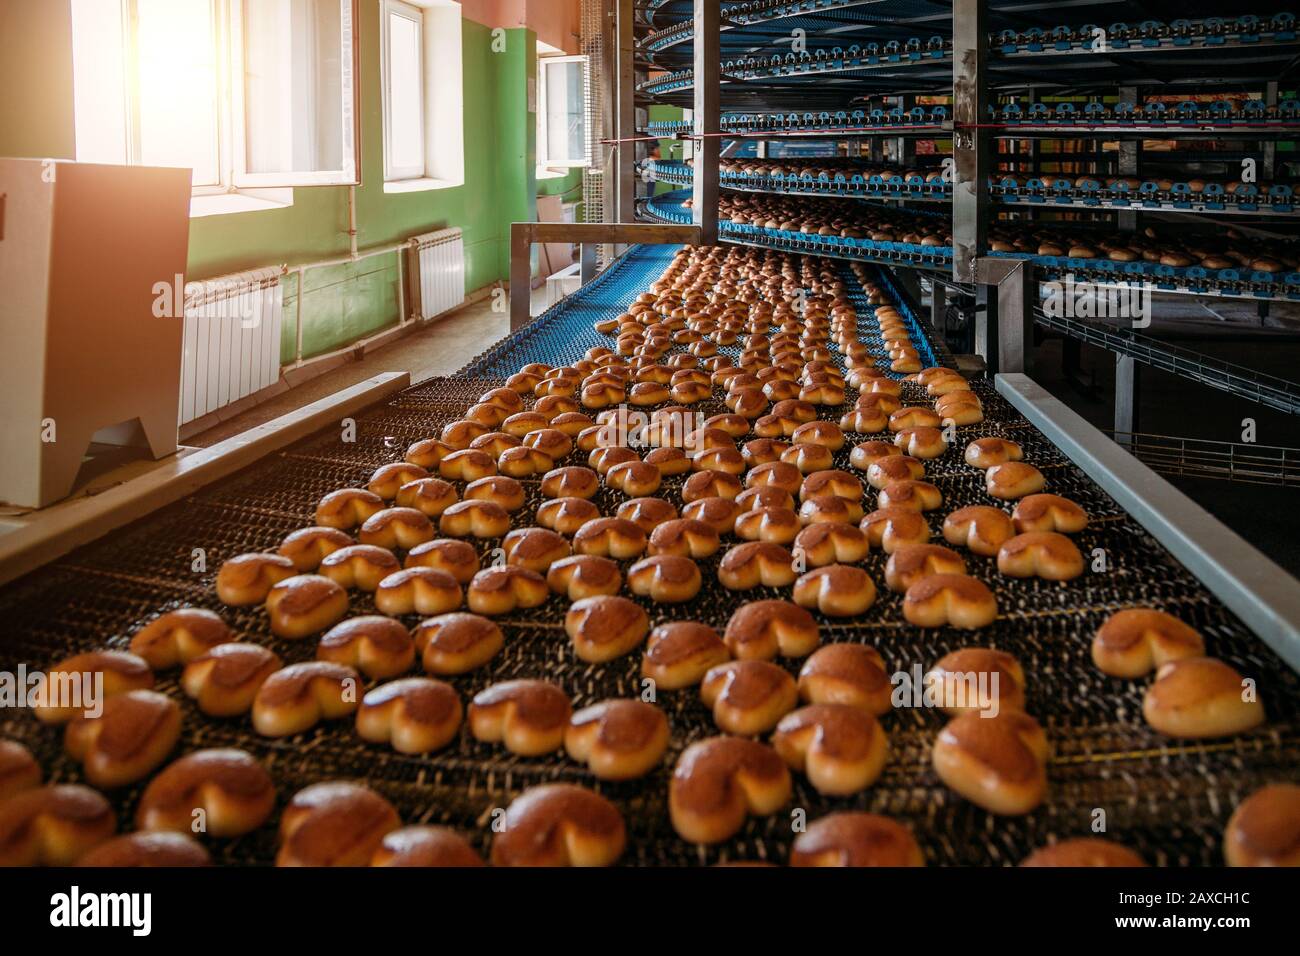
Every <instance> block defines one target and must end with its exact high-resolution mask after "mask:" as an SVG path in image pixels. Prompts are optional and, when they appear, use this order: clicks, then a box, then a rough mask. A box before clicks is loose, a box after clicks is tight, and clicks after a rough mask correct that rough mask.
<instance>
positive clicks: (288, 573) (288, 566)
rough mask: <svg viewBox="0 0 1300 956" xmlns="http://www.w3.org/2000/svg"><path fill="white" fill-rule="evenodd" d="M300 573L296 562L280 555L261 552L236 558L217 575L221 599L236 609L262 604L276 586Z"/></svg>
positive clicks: (229, 561) (223, 565)
mask: <svg viewBox="0 0 1300 956" xmlns="http://www.w3.org/2000/svg"><path fill="white" fill-rule="evenodd" d="M297 573H298V569H297V568H295V567H294V565H293V562H292V561H290V560H289V559H288V558H286V557H284V556H283V555H280V554H271V553H270V552H262V551H258V552H254V553H252V554H240V555H236V556H235V557H233V558H231V559H230V560H228V561H226V562H225V563H223V564H222V565H221V570H219V571H218V572H217V597H218V598H219V599H220V601H221V603H222V604H229V605H230V606H232V607H245V606H247V605H250V604H261V603H262V602H263V601H265V600H266V595H267V594H268V593H270V591H271V587H272V585H274V584H276V583H277V582H279V581H283V580H284V579H285V578H291V577H293V576H294V575H295V574H297Z"/></svg>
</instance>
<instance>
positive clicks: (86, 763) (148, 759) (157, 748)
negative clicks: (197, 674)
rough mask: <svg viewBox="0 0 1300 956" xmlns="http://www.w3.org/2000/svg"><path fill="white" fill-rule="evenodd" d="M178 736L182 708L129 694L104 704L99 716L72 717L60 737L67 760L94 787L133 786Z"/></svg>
mask: <svg viewBox="0 0 1300 956" xmlns="http://www.w3.org/2000/svg"><path fill="white" fill-rule="evenodd" d="M180 736H181V709H180V707H178V706H177V705H176V701H174V700H172V699H171V698H170V697H168V696H167V695H165V694H159V693H157V692H156V691H152V690H133V691H131V692H129V693H126V694H118V695H117V696H115V697H110V698H108V700H106V701H104V705H103V713H102V714H101V715H100V716H98V717H87V716H85V715H84V714H83V715H82V716H79V717H74V718H73V719H72V721H71V722H70V723H69V724H68V727H67V730H66V731H65V732H64V736H63V746H64V749H65V750H67V752H68V756H70V757H72V759H73V760H76V761H78V762H79V763H80V764H81V765H82V772H83V773H84V774H85V775H86V779H87V780H88V781H90V782H91V783H92V784H94V785H95V786H96V787H100V788H102V789H112V788H114V787H123V786H126V785H127V784H128V783H135V781H137V780H141V779H143V778H144V777H147V776H148V775H149V773H150V772H151V771H152V770H153V769H154V768H155V767H157V766H158V765H159V764H160V763H162V762H163V761H164V760H165V759H167V755H168V754H169V753H171V752H172V749H173V748H174V747H175V746H176V742H177V741H178V740H180Z"/></svg>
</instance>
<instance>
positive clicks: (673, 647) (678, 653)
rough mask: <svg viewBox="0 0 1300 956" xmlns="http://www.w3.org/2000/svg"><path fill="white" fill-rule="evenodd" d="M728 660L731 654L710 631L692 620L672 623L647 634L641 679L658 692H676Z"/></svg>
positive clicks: (660, 626)
mask: <svg viewBox="0 0 1300 956" xmlns="http://www.w3.org/2000/svg"><path fill="white" fill-rule="evenodd" d="M729 660H731V653H730V652H729V651H728V650H727V645H726V644H725V643H724V642H723V640H722V638H720V637H718V632H717V631H715V630H714V629H713V628H711V627H709V626H708V625H705V624H699V623H697V622H695V621H673V622H671V623H668V624H660V625H659V626H658V627H656V628H655V629H654V630H653V631H651V632H650V639H649V641H648V642H647V643H646V650H645V655H644V656H643V657H642V659H641V676H642V677H646V678H649V679H650V680H653V681H654V682H655V684H656V685H657V686H658V687H659V688H661V689H662V690H680V689H681V688H683V687H693V686H694V685H696V684H698V683H699V682H700V681H701V680H703V679H704V675H705V674H707V673H708V672H709V670H710V669H711V668H713V667H716V666H717V665H718V664H723V663H726V662H727V661H729Z"/></svg>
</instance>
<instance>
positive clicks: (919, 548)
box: [885, 544, 966, 594]
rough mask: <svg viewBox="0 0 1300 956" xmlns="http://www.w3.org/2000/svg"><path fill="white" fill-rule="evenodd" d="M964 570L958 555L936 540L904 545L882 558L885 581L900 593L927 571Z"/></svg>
mask: <svg viewBox="0 0 1300 956" xmlns="http://www.w3.org/2000/svg"><path fill="white" fill-rule="evenodd" d="M965 573H966V562H965V561H963V560H962V559H961V555H959V554H957V552H955V551H952V550H950V549H948V548H945V547H944V546H943V545H939V544H908V545H904V546H903V547H901V548H899V549H898V550H896V551H895V552H894V553H893V554H891V555H890V556H889V560H888V561H887V562H885V584H886V585H888V587H889V590H891V591H896V592H898V593H900V594H901V593H904V592H906V591H907V589H908V588H910V587H911V586H912V585H913V584H915V583H916V582H917V581H919V580H921V579H922V578H925V577H929V576H930V575H931V574H965Z"/></svg>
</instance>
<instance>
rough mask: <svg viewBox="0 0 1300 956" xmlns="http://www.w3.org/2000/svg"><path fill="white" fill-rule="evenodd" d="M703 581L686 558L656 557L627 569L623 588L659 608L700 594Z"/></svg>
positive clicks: (692, 562)
mask: <svg viewBox="0 0 1300 956" xmlns="http://www.w3.org/2000/svg"><path fill="white" fill-rule="evenodd" d="M703 583H704V579H703V577H702V576H701V574H700V569H699V566H698V565H696V563H695V562H694V561H692V560H691V559H690V558H683V557H680V556H678V555H673V554H657V555H654V556H653V557H649V558H642V559H641V560H640V561H638V562H637V563H636V564H634V565H632V567H630V568H628V572H627V586H628V590H630V591H631V592H632V593H633V594H636V595H639V596H641V597H648V598H650V599H651V600H653V601H655V602H656V603H659V604H679V603H681V602H682V601H689V600H690V599H691V598H693V597H695V595H697V594H698V593H699V592H700V587H701V586H702V584H703Z"/></svg>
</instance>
